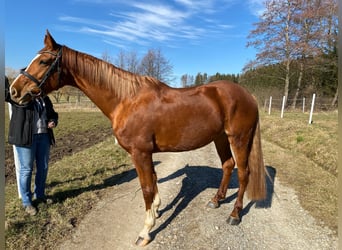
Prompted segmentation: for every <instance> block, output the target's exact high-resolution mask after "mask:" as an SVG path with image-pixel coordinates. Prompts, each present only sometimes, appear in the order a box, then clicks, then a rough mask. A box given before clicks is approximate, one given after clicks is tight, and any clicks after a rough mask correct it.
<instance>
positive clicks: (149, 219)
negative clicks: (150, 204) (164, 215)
mask: <svg viewBox="0 0 342 250" xmlns="http://www.w3.org/2000/svg"><path fill="white" fill-rule="evenodd" d="M155 221H156V218H155V215H154V211H153V210H152V209H149V210H147V211H146V217H145V225H144V228H143V230H141V232H140V233H139V237H141V238H143V239H145V240H148V241H150V240H151V236H150V231H151V229H152V227H153V226H154V224H155Z"/></svg>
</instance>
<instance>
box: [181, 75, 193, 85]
mask: <svg viewBox="0 0 342 250" xmlns="http://www.w3.org/2000/svg"><path fill="white" fill-rule="evenodd" d="M193 83H194V77H193V76H192V75H188V74H184V75H182V76H181V85H182V87H183V88H185V87H189V86H191V85H192V84H193Z"/></svg>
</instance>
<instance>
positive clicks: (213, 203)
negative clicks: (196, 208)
mask: <svg viewBox="0 0 342 250" xmlns="http://www.w3.org/2000/svg"><path fill="white" fill-rule="evenodd" d="M219 206H220V204H219V203H218V202H213V201H209V202H208V204H207V207H209V208H218V207H219Z"/></svg>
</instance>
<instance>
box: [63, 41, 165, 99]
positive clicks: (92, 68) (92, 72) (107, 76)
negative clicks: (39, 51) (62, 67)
mask: <svg viewBox="0 0 342 250" xmlns="http://www.w3.org/2000/svg"><path fill="white" fill-rule="evenodd" d="M62 57H63V59H62V60H63V61H64V62H65V63H66V65H67V67H69V69H73V70H77V74H79V75H80V76H81V77H83V78H84V79H86V80H87V81H88V82H89V84H93V85H98V86H99V87H100V88H105V89H108V90H109V91H112V92H113V93H115V95H116V96H117V97H118V98H119V99H124V98H126V97H132V96H134V95H135V94H136V93H137V92H138V91H139V90H140V89H141V88H142V87H157V86H160V85H161V84H162V83H161V82H160V81H159V80H157V79H155V78H153V77H148V76H140V75H137V74H133V73H131V72H129V71H126V70H123V69H120V68H118V67H115V66H114V65H113V64H110V63H108V62H105V61H103V60H100V59H98V58H96V57H93V56H91V55H88V54H85V53H82V52H79V51H76V50H73V49H70V48H68V47H66V46H63V56H62Z"/></svg>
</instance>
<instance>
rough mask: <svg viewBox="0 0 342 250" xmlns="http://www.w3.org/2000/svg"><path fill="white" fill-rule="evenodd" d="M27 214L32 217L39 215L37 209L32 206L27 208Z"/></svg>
mask: <svg viewBox="0 0 342 250" xmlns="http://www.w3.org/2000/svg"><path fill="white" fill-rule="evenodd" d="M25 212H26V213H27V214H29V215H31V216H35V215H36V214H37V209H36V208H35V207H34V206H32V205H28V206H26V207H25Z"/></svg>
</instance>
